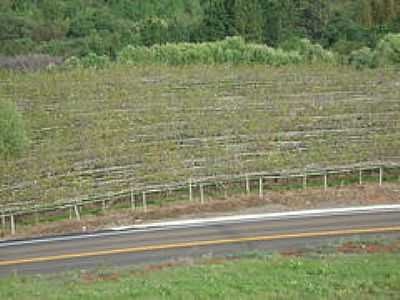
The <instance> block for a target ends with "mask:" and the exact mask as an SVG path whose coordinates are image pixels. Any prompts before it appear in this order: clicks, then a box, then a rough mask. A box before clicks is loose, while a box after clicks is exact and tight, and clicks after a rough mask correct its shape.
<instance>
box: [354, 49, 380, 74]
mask: <svg viewBox="0 0 400 300" xmlns="http://www.w3.org/2000/svg"><path fill="white" fill-rule="evenodd" d="M373 60H374V52H373V51H372V50H371V49H370V48H368V47H363V48H361V49H359V50H355V51H353V52H351V54H350V57H349V63H350V64H351V65H352V66H354V67H356V68H357V69H363V68H365V67H372V66H373Z"/></svg>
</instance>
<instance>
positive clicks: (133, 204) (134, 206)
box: [131, 189, 136, 210]
mask: <svg viewBox="0 0 400 300" xmlns="http://www.w3.org/2000/svg"><path fill="white" fill-rule="evenodd" d="M135 209H136V205H135V195H134V194H133V189H131V210H135Z"/></svg>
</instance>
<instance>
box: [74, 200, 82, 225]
mask: <svg viewBox="0 0 400 300" xmlns="http://www.w3.org/2000/svg"><path fill="white" fill-rule="evenodd" d="M74 210H75V216H76V219H77V220H78V221H80V220H81V214H80V213H79V206H78V205H77V204H75V205H74Z"/></svg>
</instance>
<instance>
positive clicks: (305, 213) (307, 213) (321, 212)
mask: <svg viewBox="0 0 400 300" xmlns="http://www.w3.org/2000/svg"><path fill="white" fill-rule="evenodd" d="M396 210H400V205H375V206H364V207H347V208H333V209H313V210H300V211H290V212H277V213H267V214H251V215H235V216H223V217H214V218H200V219H190V220H180V221H169V222H158V223H148V224H138V225H131V226H121V227H114V228H111V230H115V231H120V230H129V229H149V228H157V227H170V226H174V227H175V226H185V225H194V224H210V223H212V224H215V223H225V222H226V223H229V222H235V221H247V220H252V221H253V220H261V219H275V220H276V219H285V218H290V217H312V216H329V215H336V214H344V213H365V212H376V211H396Z"/></svg>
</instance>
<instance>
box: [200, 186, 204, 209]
mask: <svg viewBox="0 0 400 300" xmlns="http://www.w3.org/2000/svg"><path fill="white" fill-rule="evenodd" d="M200 203H201V204H204V187H203V184H200Z"/></svg>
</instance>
